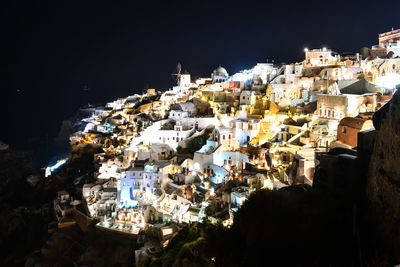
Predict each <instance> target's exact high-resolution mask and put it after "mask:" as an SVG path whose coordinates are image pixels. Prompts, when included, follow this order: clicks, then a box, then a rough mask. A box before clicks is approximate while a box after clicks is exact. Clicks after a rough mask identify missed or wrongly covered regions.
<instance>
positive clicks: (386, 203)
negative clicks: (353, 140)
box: [366, 90, 400, 262]
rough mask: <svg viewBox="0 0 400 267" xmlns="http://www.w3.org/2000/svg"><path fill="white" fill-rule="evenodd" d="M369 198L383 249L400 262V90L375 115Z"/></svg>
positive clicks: (369, 172) (368, 182)
mask: <svg viewBox="0 0 400 267" xmlns="http://www.w3.org/2000/svg"><path fill="white" fill-rule="evenodd" d="M373 122H374V127H375V129H376V139H375V146H374V149H373V152H372V156H371V160H370V166H369V171H368V181H367V188H366V189H367V197H368V200H369V202H370V207H371V210H372V214H373V215H374V217H375V219H376V223H377V225H378V229H377V231H378V236H379V238H380V239H381V240H382V241H383V245H384V246H385V248H383V249H384V250H385V251H387V252H388V254H389V255H393V257H394V259H393V260H394V261H396V262H400V90H398V91H397V92H396V93H395V94H394V96H393V98H392V100H391V101H390V102H389V103H387V104H386V105H385V106H384V107H383V108H382V109H380V110H379V111H378V112H376V113H375V115H374V119H373Z"/></svg>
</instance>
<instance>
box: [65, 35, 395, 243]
mask: <svg viewBox="0 0 400 267" xmlns="http://www.w3.org/2000/svg"><path fill="white" fill-rule="evenodd" d="M398 32H399V30H397V31H392V32H389V33H387V34H384V35H382V36H381V35H380V36H379V38H380V46H379V47H373V48H371V49H370V51H369V54H368V55H360V54H358V53H356V54H353V55H351V54H346V55H342V54H339V53H336V52H334V51H332V50H330V49H327V48H321V49H305V59H304V61H302V62H297V63H292V64H281V65H276V64H273V63H258V64H257V65H256V66H254V67H253V68H252V69H248V70H243V71H241V72H239V73H235V74H233V75H229V73H228V72H227V70H226V69H225V68H224V67H222V66H219V67H217V68H216V69H215V70H214V71H212V73H211V77H207V78H200V79H197V80H196V81H195V82H192V80H191V76H190V74H188V73H182V74H181V73H178V75H177V86H174V87H173V88H172V89H170V90H168V91H165V92H160V91H156V90H154V89H148V90H147V92H146V93H144V94H142V95H134V96H129V97H126V98H120V99H117V100H116V101H113V102H110V103H107V105H106V106H105V107H93V108H90V110H87V112H88V113H90V115H89V116H87V118H85V119H83V120H82V122H81V123H82V127H81V128H82V129H81V130H80V131H78V132H76V133H75V134H73V135H72V136H71V144H72V145H75V144H82V143H91V144H97V145H100V146H101V147H102V148H103V151H104V152H103V153H100V154H96V155H95V157H96V159H95V160H96V161H97V162H98V164H99V169H98V172H97V177H96V178H97V180H96V182H95V183H93V184H85V185H83V189H82V201H83V203H84V204H85V205H86V209H87V213H88V215H90V216H91V217H95V218H98V219H99V220H100V222H99V223H98V227H103V228H105V229H114V230H117V231H123V232H126V233H132V234H138V233H139V232H140V231H142V230H146V229H148V228H149V227H150V228H151V227H153V228H154V227H155V226H157V225H158V226H159V227H165V225H167V224H168V223H171V222H177V223H191V222H195V221H204V220H207V219H210V218H211V219H212V220H213V221H223V222H224V225H229V224H230V223H231V222H232V214H234V212H235V211H236V210H237V208H239V207H240V206H241V205H242V204H243V203H244V202H245V201H246V199H247V198H248V197H249V195H250V194H251V193H252V192H253V191H255V190H259V189H261V188H266V189H269V190H277V189H280V188H282V187H285V186H290V185H295V184H309V185H312V184H313V177H314V172H315V169H316V168H317V166H318V165H319V164H320V161H319V159H320V158H321V157H320V155H321V153H322V154H323V153H327V152H328V151H329V150H331V149H333V148H338V147H339V148H340V147H341V148H346V149H353V148H355V147H356V146H357V135H358V133H359V132H361V131H365V130H368V129H371V128H373V125H372V121H371V118H372V115H373V114H374V112H375V111H377V110H378V109H380V108H381V107H382V106H384V105H385V103H386V102H388V101H389V100H390V99H391V96H392V95H393V93H394V91H395V90H396V88H395V87H396V85H397V84H400V80H399V77H400V59H399V58H398V57H397V56H399V52H398V51H397V50H396V49H397V43H396V42H397V40H398V39H396V38H397V37H393V38H392V39H390V36H397V35H396V34H398ZM381 39H382V42H381ZM383 39H384V40H383ZM375 50H379V53H377V52H376V51H375ZM396 79H397V80H396ZM61 202H62V201H61ZM61 202H60V203H61ZM211 207H213V209H211ZM225 215H228V216H225ZM170 228H171V229H175V228H176V227H175V228H174V227H170ZM170 228H168V229H170ZM160 229H161V228H160ZM163 242H164V243H163V244H165V242H166V240H165V239H163Z"/></svg>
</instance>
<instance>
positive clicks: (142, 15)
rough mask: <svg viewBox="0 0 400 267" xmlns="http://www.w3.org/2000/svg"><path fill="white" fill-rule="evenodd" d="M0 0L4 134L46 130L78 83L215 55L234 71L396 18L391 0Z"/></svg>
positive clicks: (339, 47) (99, 85) (74, 99)
mask: <svg viewBox="0 0 400 267" xmlns="http://www.w3.org/2000/svg"><path fill="white" fill-rule="evenodd" d="M2 5H3V6H2V8H1V11H0V12H1V17H2V18H1V19H2V27H3V30H2V37H3V38H2V44H3V46H4V47H3V49H2V65H3V75H4V79H3V83H2V87H3V88H2V89H1V92H2V101H3V105H2V109H3V108H5V111H4V112H3V114H5V115H6V116H5V119H4V121H3V126H4V125H6V126H7V128H8V129H13V131H11V130H7V131H1V132H2V133H1V136H0V140H6V141H9V142H12V139H13V138H14V139H15V138H16V137H18V138H20V137H25V136H42V135H44V134H47V135H49V136H53V135H54V134H55V133H56V132H57V131H58V129H59V126H60V123H61V121H62V120H63V119H65V118H67V117H68V116H71V115H73V113H74V111H75V110H76V109H77V108H78V107H79V106H81V105H82V104H84V103H85V102H87V101H88V99H87V98H86V97H85V96H84V95H83V91H82V90H81V89H82V86H83V85H86V84H87V85H88V87H89V88H90V89H91V90H90V97H89V98H90V99H89V100H90V101H101V102H104V101H106V100H112V99H114V98H117V97H120V96H127V95H130V94H133V93H136V92H140V91H141V90H142V89H143V88H145V87H146V86H147V85H148V86H150V87H155V88H156V89H158V90H166V89H167V88H168V87H170V86H171V85H172V79H171V75H170V74H171V73H172V72H173V70H174V68H175V66H176V64H177V62H181V63H182V65H183V69H186V70H188V71H189V72H191V73H192V75H193V76H195V77H199V76H207V75H209V74H210V73H211V71H212V70H213V69H214V68H215V67H217V66H218V65H219V64H221V65H223V66H224V67H226V69H227V70H228V72H229V73H234V72H236V71H239V70H240V69H243V68H249V67H251V66H253V65H255V63H257V62H262V61H265V60H266V59H270V60H271V59H274V60H275V62H280V61H287V62H293V61H296V60H297V61H300V60H302V58H303V48H304V47H309V48H317V47H321V46H327V47H329V48H332V49H333V50H335V51H338V52H345V51H350V52H351V51H359V49H360V48H361V47H362V46H371V45H373V44H376V43H377V35H378V33H380V32H384V31H389V30H390V29H391V28H392V27H394V28H399V26H400V20H399V15H398V14H399V13H398V11H399V10H400V1H399V0H381V1H351V0H347V1H342V0H338V1H313V0H310V1H296V2H295V3H292V2H291V1H279V0H278V1H267V0H265V1H259V2H253V1H240V2H235V1H189V0H186V1H180V2H172V1H162V2H157V1H148V0H147V1H118V0H115V1H111V0H109V1H100V0H98V1H85V0H82V1H59V0H56V1H54V0H53V1H8V3H7V4H2ZM4 81H5V82H4ZM17 90H19V91H17ZM2 128H3V127H2ZM14 141H15V140H14Z"/></svg>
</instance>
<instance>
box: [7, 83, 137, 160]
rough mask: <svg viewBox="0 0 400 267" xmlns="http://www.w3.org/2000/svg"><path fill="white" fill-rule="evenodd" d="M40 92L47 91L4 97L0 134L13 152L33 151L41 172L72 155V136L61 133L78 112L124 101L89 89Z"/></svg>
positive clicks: (84, 87) (13, 93) (25, 92)
mask: <svg viewBox="0 0 400 267" xmlns="http://www.w3.org/2000/svg"><path fill="white" fill-rule="evenodd" d="M45 91H47V90H45ZM40 92H43V91H37V92H33V91H32V90H30V91H24V90H22V89H19V90H18V89H17V90H15V91H11V92H10V91H9V92H8V94H7V96H5V97H2V98H3V105H2V107H1V109H2V114H3V115H4V116H3V120H2V127H1V132H0V140H1V141H2V142H4V143H6V144H9V145H10V147H11V148H12V149H17V150H24V151H31V152H32V153H33V157H34V161H35V163H36V165H37V167H39V168H41V167H44V166H47V165H49V164H52V163H54V162H56V161H57V159H60V158H61V157H64V156H65V155H67V154H68V152H69V149H70V146H69V143H68V134H69V133H68V132H67V133H66V132H65V131H64V132H63V133H60V130H61V128H62V127H61V126H62V124H63V121H65V120H70V121H71V122H74V121H75V120H76V115H77V112H78V110H79V109H80V108H81V107H84V106H86V105H87V104H88V103H90V104H100V105H103V104H105V103H106V102H108V101H112V100H114V99H115V98H117V97H123V95H121V96H115V97H114V96H111V95H108V94H104V93H103V94H98V93H96V91H95V90H91V89H90V88H87V87H86V85H84V86H83V88H78V89H75V90H70V91H57V90H56V89H55V90H54V92H52V93H40ZM129 93H131V94H133V93H134V92H129ZM127 95H129V94H128V92H127ZM3 109H4V110H3Z"/></svg>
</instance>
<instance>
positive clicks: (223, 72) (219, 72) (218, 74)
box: [213, 65, 229, 77]
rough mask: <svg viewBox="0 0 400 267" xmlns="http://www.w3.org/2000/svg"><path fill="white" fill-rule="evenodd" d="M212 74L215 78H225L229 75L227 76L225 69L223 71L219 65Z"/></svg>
mask: <svg viewBox="0 0 400 267" xmlns="http://www.w3.org/2000/svg"><path fill="white" fill-rule="evenodd" d="M213 73H214V75H217V76H225V77H228V76H229V75H228V72H227V71H226V69H225V68H224V67H221V65H219V67H218V68H216V69H215V70H214V71H213Z"/></svg>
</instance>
